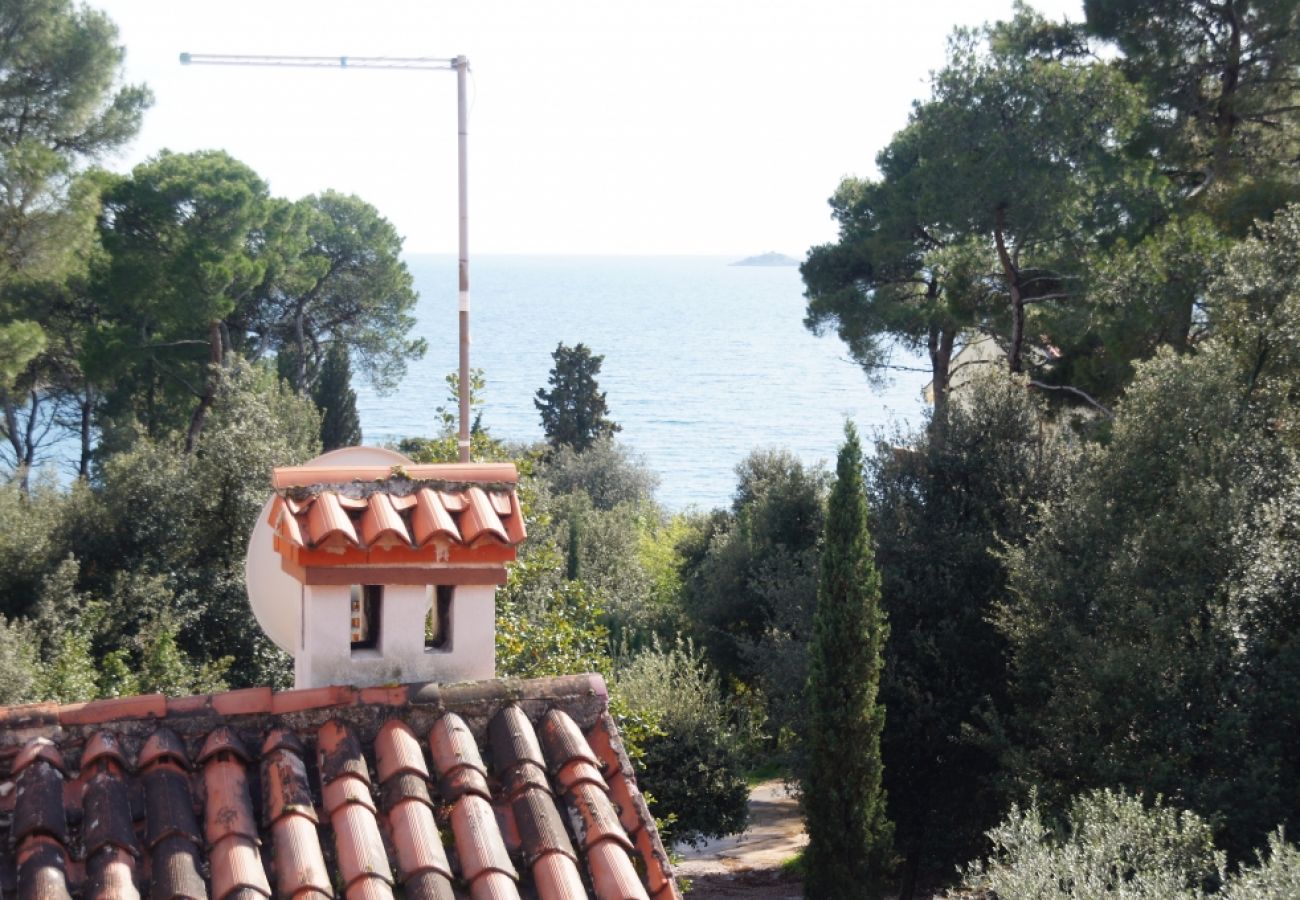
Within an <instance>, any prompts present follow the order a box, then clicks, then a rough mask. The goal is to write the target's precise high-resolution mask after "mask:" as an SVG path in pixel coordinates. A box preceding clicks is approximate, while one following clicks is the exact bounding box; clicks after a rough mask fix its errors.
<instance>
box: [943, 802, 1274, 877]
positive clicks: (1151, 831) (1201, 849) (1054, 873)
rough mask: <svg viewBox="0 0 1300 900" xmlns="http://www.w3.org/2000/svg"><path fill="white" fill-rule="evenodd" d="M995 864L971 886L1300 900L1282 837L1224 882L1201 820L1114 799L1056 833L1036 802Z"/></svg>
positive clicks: (1073, 809)
mask: <svg viewBox="0 0 1300 900" xmlns="http://www.w3.org/2000/svg"><path fill="white" fill-rule="evenodd" d="M988 836H989V838H990V839H991V840H992V841H993V854H992V856H991V858H990V859H988V860H987V861H983V862H977V863H974V864H972V865H971V866H969V867H968V868H967V869H966V872H965V875H966V881H967V885H968V886H969V887H971V888H975V889H984V890H991V891H993V892H994V893H995V894H996V895H997V896H998V897H1003V898H1008V900H1011V898H1021V897H1033V898H1037V900H1066V898H1069V900H1093V898H1114V900H1147V898H1150V900H1180V898H1185V900H1199V898H1204V897H1214V898H1231V900H1288V898H1292V897H1296V896H1300V851H1298V850H1297V849H1296V848H1295V847H1293V846H1291V845H1289V844H1287V843H1286V842H1285V840H1284V839H1283V836H1282V833H1281V831H1276V832H1274V833H1273V834H1272V835H1271V836H1270V838H1269V842H1268V851H1267V853H1266V854H1264V856H1263V859H1262V860H1261V862H1260V863H1259V864H1258V865H1247V866H1243V867H1242V869H1241V871H1240V872H1238V873H1236V874H1234V875H1231V876H1229V875H1227V874H1226V873H1225V865H1226V856H1225V854H1224V853H1223V852H1222V851H1220V850H1216V849H1215V847H1214V841H1213V832H1212V830H1211V828H1210V826H1209V824H1208V823H1207V822H1206V821H1205V820H1204V819H1202V818H1201V817H1200V816H1198V815H1196V814H1195V813H1192V812H1186V811H1183V810H1179V809H1175V808H1173V807H1170V806H1166V805H1165V804H1164V803H1163V801H1162V800H1161V799H1160V798H1159V797H1157V798H1156V800H1155V801H1154V802H1153V803H1151V804H1150V805H1148V804H1145V803H1143V801H1142V800H1141V799H1140V798H1137V797H1132V796H1128V795H1126V794H1123V793H1118V792H1114V791H1110V790H1101V791H1093V792H1090V793H1088V794H1084V795H1082V796H1080V797H1077V798H1075V800H1074V802H1073V803H1072V804H1071V806H1070V810H1069V813H1068V815H1067V817H1066V821H1065V822H1064V823H1063V824H1062V825H1061V826H1060V827H1053V825H1052V824H1050V823H1049V822H1047V821H1046V820H1045V818H1044V815H1043V813H1042V811H1041V810H1040V808H1039V805H1038V801H1037V797H1033V798H1031V800H1030V803H1029V806H1028V807H1027V808H1025V809H1021V808H1020V807H1019V806H1013V807H1012V808H1011V813H1010V814H1009V815H1008V816H1007V818H1006V820H1005V821H1004V822H1003V823H1002V824H1001V825H999V826H997V827H996V828H994V829H993V830H992V831H990V832H989V833H988Z"/></svg>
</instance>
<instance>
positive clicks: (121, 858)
mask: <svg viewBox="0 0 1300 900" xmlns="http://www.w3.org/2000/svg"><path fill="white" fill-rule="evenodd" d="M135 864H136V861H135V857H134V856H133V855H132V854H130V853H127V852H126V851H125V850H122V849H121V848H119V847H105V848H103V849H102V850H98V851H87V859H86V880H87V882H88V889H87V891H86V893H87V895H89V896H91V897H95V898H97V900H98V898H103V900H136V898H138V897H139V896H140V892H139V890H137V889H136V886H135Z"/></svg>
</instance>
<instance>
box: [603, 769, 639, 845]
mask: <svg viewBox="0 0 1300 900" xmlns="http://www.w3.org/2000/svg"><path fill="white" fill-rule="evenodd" d="M640 798H641V791H640V789H638V788H637V786H636V783H635V782H633V781H631V780H629V779H628V778H626V777H624V775H623V773H622V772H615V773H614V776H613V777H612V778H610V779H609V799H610V800H612V801H614V809H615V810H616V811H617V812H618V820H619V821H620V822H622V823H623V828H624V829H626V830H627V833H628V834H635V833H636V832H637V831H639V830H640V829H641V827H642V823H641V816H640V814H639V813H638V812H637V800H638V799H640Z"/></svg>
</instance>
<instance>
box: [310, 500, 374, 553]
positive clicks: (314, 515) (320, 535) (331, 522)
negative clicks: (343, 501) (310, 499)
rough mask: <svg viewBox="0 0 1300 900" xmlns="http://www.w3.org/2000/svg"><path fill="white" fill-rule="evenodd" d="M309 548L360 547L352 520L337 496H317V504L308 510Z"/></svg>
mask: <svg viewBox="0 0 1300 900" xmlns="http://www.w3.org/2000/svg"><path fill="white" fill-rule="evenodd" d="M304 536H305V537H306V538H307V546H309V547H319V546H322V545H325V546H333V545H338V546H346V545H348V544H351V545H352V546H354V547H359V546H360V545H361V542H360V541H359V540H358V539H357V531H356V529H355V528H353V527H352V519H351V518H350V517H349V516H348V514H347V512H346V511H345V510H344V509H343V507H342V506H341V505H340V504H339V498H338V495H337V494H334V493H331V492H328V491H326V492H323V493H320V494H318V495H317V496H316V502H315V503H313V504H312V505H311V508H310V509H308V510H307V532H306V534H305V535H304Z"/></svg>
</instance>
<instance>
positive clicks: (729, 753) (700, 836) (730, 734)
mask: <svg viewBox="0 0 1300 900" xmlns="http://www.w3.org/2000/svg"><path fill="white" fill-rule="evenodd" d="M612 694H613V695H614V696H615V697H616V698H617V700H618V702H619V706H620V708H621V709H624V710H626V711H627V714H629V715H633V716H637V717H639V718H640V719H641V720H643V721H645V722H647V723H650V725H651V726H652V727H650V728H648V729H646V732H647V733H646V734H645V737H644V740H643V743H642V747H641V759H640V761H639V762H638V771H639V777H640V782H641V786H642V788H643V789H644V790H645V791H646V792H647V793H648V794H650V795H651V796H652V797H654V798H655V800H656V805H655V807H654V812H655V814H656V815H657V816H659V817H661V819H663V820H664V821H665V822H667V823H669V824H668V827H667V829H666V831H667V833H666V834H665V835H664V837H665V839H666V840H669V841H676V842H680V843H687V844H691V845H692V846H695V845H697V844H699V842H700V841H702V840H704V839H705V838H709V837H720V836H722V835H724V834H734V833H735V832H738V831H740V830H741V829H743V828H744V827H745V821H746V816H747V811H748V801H749V788H748V785H747V784H746V783H745V778H744V770H745V763H746V756H747V749H748V747H749V745H750V739H749V738H748V736H747V735H746V734H745V733H744V732H743V731H742V729H741V728H740V727H738V724H737V721H736V717H735V715H734V713H733V710H732V708H731V707H730V705H729V704H728V703H727V702H726V701H725V700H724V699H723V697H722V691H721V689H720V688H719V686H718V680H717V676H716V675H715V674H714V673H713V671H712V669H710V668H709V665H708V663H707V662H705V660H704V657H703V655H702V654H700V653H699V651H697V650H696V649H695V647H694V646H693V645H692V644H691V643H690V642H689V641H678V642H677V643H676V644H674V645H672V646H669V647H665V646H663V645H662V644H660V643H659V641H657V640H656V641H653V642H652V643H651V645H650V646H649V647H647V648H645V649H643V650H641V651H640V652H638V653H636V654H635V655H632V656H628V657H625V658H624V659H622V660H620V661H619V663H618V665H617V667H616V670H615V675H614V683H613V686H612Z"/></svg>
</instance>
